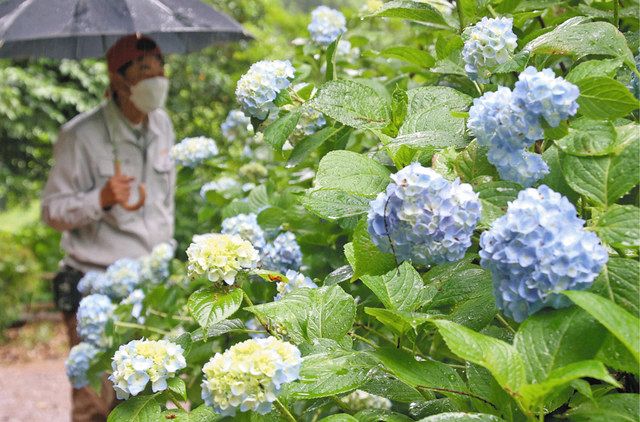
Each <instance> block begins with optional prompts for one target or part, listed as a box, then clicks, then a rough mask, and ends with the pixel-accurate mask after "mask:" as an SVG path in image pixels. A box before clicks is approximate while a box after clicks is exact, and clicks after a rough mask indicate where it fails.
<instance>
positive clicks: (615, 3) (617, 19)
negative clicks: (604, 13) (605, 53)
mask: <svg viewBox="0 0 640 422" xmlns="http://www.w3.org/2000/svg"><path fill="white" fill-rule="evenodd" d="M619 25H620V4H619V3H618V0H613V26H615V27H616V28H617V27H618V26H619Z"/></svg>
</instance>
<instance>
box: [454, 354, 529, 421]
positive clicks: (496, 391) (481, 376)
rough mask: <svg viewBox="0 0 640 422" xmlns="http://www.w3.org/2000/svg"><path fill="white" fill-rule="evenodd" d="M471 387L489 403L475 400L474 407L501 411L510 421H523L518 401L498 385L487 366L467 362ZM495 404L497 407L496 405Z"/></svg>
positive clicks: (480, 410)
mask: <svg viewBox="0 0 640 422" xmlns="http://www.w3.org/2000/svg"><path fill="white" fill-rule="evenodd" d="M465 373H466V375H467V382H468V383H469V389H470V390H471V391H473V393H474V394H476V395H478V396H480V397H482V398H483V399H485V400H486V401H488V402H489V403H485V402H483V401H481V400H474V402H473V403H474V407H475V409H476V410H477V411H479V412H493V413H495V411H496V409H497V410H499V411H500V413H499V415H500V416H501V417H503V418H504V419H505V420H508V421H522V420H524V419H525V417H524V415H522V412H521V410H520V408H519V406H518V404H517V403H516V401H515V400H514V399H513V397H511V396H510V395H508V394H507V393H506V391H504V390H503V389H502V387H500V385H498V383H497V382H496V380H495V379H494V378H493V377H492V376H491V373H490V372H489V371H487V370H486V369H485V368H483V367H481V366H478V365H474V364H471V363H467V369H466V371H465ZM494 406H495V407H494Z"/></svg>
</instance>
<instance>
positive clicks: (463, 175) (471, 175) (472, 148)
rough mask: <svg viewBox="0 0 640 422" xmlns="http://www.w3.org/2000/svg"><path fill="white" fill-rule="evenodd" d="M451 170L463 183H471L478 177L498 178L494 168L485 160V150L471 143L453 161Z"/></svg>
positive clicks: (475, 143) (474, 142)
mask: <svg viewBox="0 0 640 422" xmlns="http://www.w3.org/2000/svg"><path fill="white" fill-rule="evenodd" d="M453 168H454V170H455V171H456V173H457V174H458V176H460V179H461V180H462V181H463V182H467V183H471V182H472V181H473V179H475V178H476V177H478V176H491V177H494V178H496V179H497V178H498V172H497V171H496V168H495V167H494V166H493V164H491V163H490V162H489V161H488V160H487V150H486V148H482V147H480V146H479V145H478V142H477V141H475V140H474V141H472V142H471V143H470V144H469V145H467V147H466V148H465V149H464V150H462V151H460V153H459V154H458V156H457V157H456V159H455V160H454V161H453Z"/></svg>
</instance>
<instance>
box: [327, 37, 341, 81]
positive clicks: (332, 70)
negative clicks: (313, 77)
mask: <svg viewBox="0 0 640 422" xmlns="http://www.w3.org/2000/svg"><path fill="white" fill-rule="evenodd" d="M340 38H341V35H338V38H336V39H335V40H333V42H332V43H331V44H329V46H328V47H327V52H326V53H325V57H326V63H327V71H326V75H325V80H327V81H334V80H335V79H336V48H337V46H338V43H339V42H340Z"/></svg>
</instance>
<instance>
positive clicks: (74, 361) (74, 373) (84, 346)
mask: <svg viewBox="0 0 640 422" xmlns="http://www.w3.org/2000/svg"><path fill="white" fill-rule="evenodd" d="M99 351H100V349H98V348H96V347H95V346H94V345H92V344H89V343H84V342H83V343H79V344H76V345H75V346H73V347H72V348H71V351H70V352H69V356H68V357H67V360H66V361H65V362H64V367H65V370H66V372H67V377H68V378H69V381H71V385H73V388H82V387H85V386H87V385H88V384H89V380H88V379H87V371H88V370H89V367H90V366H91V361H92V360H93V358H95V357H96V355H97V354H98V352H99Z"/></svg>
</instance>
